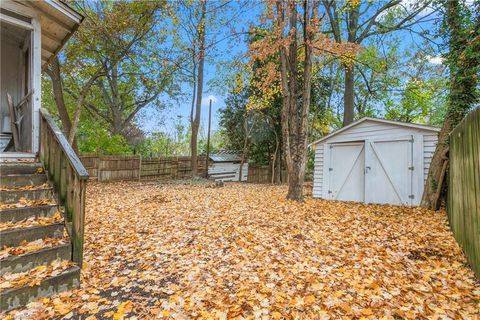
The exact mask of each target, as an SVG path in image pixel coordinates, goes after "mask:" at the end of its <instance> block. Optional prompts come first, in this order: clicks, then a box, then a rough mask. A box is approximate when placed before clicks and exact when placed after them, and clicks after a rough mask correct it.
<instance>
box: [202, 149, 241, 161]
mask: <svg viewBox="0 0 480 320" xmlns="http://www.w3.org/2000/svg"><path fill="white" fill-rule="evenodd" d="M209 158H210V160H212V161H214V162H233V161H241V160H242V156H241V154H240V153H239V152H238V151H229V150H219V151H214V152H213V153H211V154H210V155H209Z"/></svg>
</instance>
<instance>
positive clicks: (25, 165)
mask: <svg viewBox="0 0 480 320" xmlns="http://www.w3.org/2000/svg"><path fill="white" fill-rule="evenodd" d="M39 168H42V169H43V166H42V164H41V163H39V162H1V163H0V175H2V176H4V175H7V174H34V173H37V172H38V171H37V170H39Z"/></svg>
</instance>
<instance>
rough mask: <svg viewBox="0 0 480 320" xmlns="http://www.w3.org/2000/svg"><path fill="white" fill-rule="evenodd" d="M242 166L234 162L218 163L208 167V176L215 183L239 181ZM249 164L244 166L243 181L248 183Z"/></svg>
mask: <svg viewBox="0 0 480 320" xmlns="http://www.w3.org/2000/svg"><path fill="white" fill-rule="evenodd" d="M239 173H240V164H239V163H233V162H217V163H214V164H212V165H211V166H209V167H208V175H209V176H210V177H211V178H212V179H214V180H215V181H238V176H239ZM247 177H248V163H244V164H243V168H242V181H247Z"/></svg>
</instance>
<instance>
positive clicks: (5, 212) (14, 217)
mask: <svg viewBox="0 0 480 320" xmlns="http://www.w3.org/2000/svg"><path fill="white" fill-rule="evenodd" d="M57 210H58V207H57V205H56V204H52V205H44V206H37V207H23V208H13V209H0V223H5V222H16V221H21V220H25V219H28V218H31V217H35V218H39V217H51V216H52V215H53V214H54V213H55V212H57Z"/></svg>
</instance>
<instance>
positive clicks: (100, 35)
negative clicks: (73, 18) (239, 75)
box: [46, 1, 166, 143]
mask: <svg viewBox="0 0 480 320" xmlns="http://www.w3.org/2000/svg"><path fill="white" fill-rule="evenodd" d="M75 5H76V9H78V10H79V11H81V12H82V14H83V15H84V16H85V17H86V19H85V21H84V23H83V24H82V25H81V27H80V29H79V30H78V32H76V34H75V36H74V37H73V38H72V39H71V40H70V41H69V44H68V45H67V47H66V48H65V50H64V53H63V54H62V56H61V57H60V59H54V60H53V62H52V64H51V65H50V66H49V68H48V69H47V72H46V73H47V74H48V75H49V76H50V79H51V81H52V88H53V92H54V97H55V102H56V106H57V109H58V113H59V115H60V119H61V121H62V125H63V128H64V130H65V131H66V132H67V134H68V139H69V142H70V143H73V141H74V139H75V136H76V132H77V128H78V124H79V121H80V114H81V111H82V109H83V107H84V106H85V104H87V100H88V96H89V95H90V94H91V91H92V90H91V89H92V87H93V86H95V85H96V84H98V83H100V82H101V81H102V80H101V79H103V78H104V77H106V76H107V75H108V74H112V72H115V71H114V70H115V69H116V68H117V64H118V63H119V62H121V61H123V60H124V59H126V58H127V57H130V56H131V55H132V53H133V52H134V50H135V46H138V44H139V43H140V42H142V40H143V39H145V37H146V36H147V35H148V34H149V33H150V31H151V30H152V27H153V26H154V25H155V23H156V18H157V12H158V11H159V10H161V9H165V8H166V2H165V1H162V2H127V1H122V2H114V3H108V2H94V3H88V2H78V3H75ZM65 93H68V94H69V97H68V99H67V98H66V96H65ZM69 103H70V104H71V105H72V106H71V107H70V108H69V107H68V104H69ZM69 109H70V110H69Z"/></svg>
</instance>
